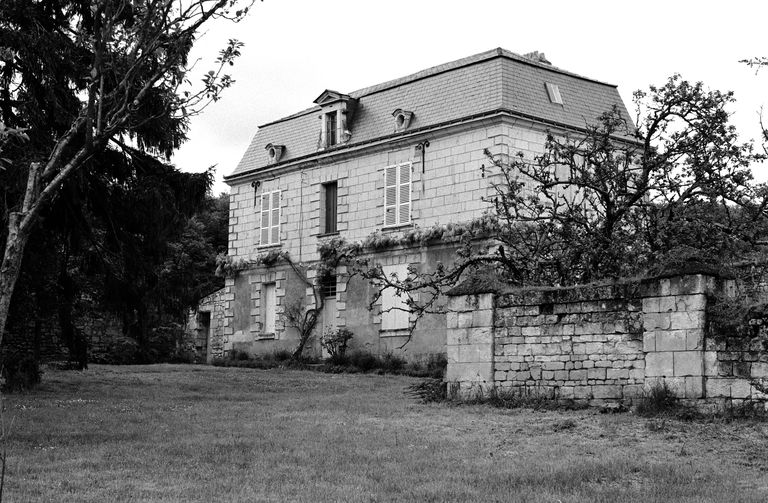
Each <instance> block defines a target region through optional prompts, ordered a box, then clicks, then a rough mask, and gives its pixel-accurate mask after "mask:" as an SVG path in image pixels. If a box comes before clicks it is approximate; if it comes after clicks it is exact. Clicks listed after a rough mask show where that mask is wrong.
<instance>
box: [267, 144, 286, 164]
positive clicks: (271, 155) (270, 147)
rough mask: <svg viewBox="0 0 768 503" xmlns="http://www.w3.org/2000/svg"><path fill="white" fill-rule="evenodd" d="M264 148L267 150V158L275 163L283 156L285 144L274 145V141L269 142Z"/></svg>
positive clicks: (271, 162)
mask: <svg viewBox="0 0 768 503" xmlns="http://www.w3.org/2000/svg"><path fill="white" fill-rule="evenodd" d="M264 148H265V150H266V151H267V158H268V159H269V163H270V164H273V163H276V162H278V161H279V160H280V158H281V157H282V156H283V151H284V150H285V145H274V144H272V143H269V144H267V146H266V147H264Z"/></svg>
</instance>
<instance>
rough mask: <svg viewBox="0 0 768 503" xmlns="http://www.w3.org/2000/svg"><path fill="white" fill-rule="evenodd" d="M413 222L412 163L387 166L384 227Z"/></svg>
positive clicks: (385, 173)
mask: <svg viewBox="0 0 768 503" xmlns="http://www.w3.org/2000/svg"><path fill="white" fill-rule="evenodd" d="M410 221H411V163H410V162H405V163H402V164H396V165H394V166H387V168H386V169H385V170H384V226H385V227H388V226H393V225H401V224H407V223H409V222H410Z"/></svg>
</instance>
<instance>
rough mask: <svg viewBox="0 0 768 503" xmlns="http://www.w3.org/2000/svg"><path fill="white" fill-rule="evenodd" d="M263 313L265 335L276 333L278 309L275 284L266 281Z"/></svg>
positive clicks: (262, 328) (262, 326)
mask: <svg viewBox="0 0 768 503" xmlns="http://www.w3.org/2000/svg"><path fill="white" fill-rule="evenodd" d="M261 295H262V297H261V314H262V318H261V319H262V325H261V333H262V334H264V335H274V333H275V318H276V310H277V299H276V297H275V284H274V283H264V284H263V285H262V292H261Z"/></svg>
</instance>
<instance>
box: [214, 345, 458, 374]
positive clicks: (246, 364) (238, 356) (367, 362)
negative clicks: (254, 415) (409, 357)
mask: <svg viewBox="0 0 768 503" xmlns="http://www.w3.org/2000/svg"><path fill="white" fill-rule="evenodd" d="M447 364H448V362H447V360H446V358H445V355H444V354H433V355H430V356H429V357H428V358H427V359H426V360H424V361H421V362H408V361H406V360H405V359H404V358H402V357H400V356H397V355H394V354H391V353H388V354H385V355H383V356H378V355H374V354H372V353H369V352H365V351H355V352H353V353H350V354H348V355H343V356H339V355H336V356H335V357H332V358H328V359H326V360H324V361H323V360H320V359H318V358H312V357H304V358H301V359H299V360H294V359H292V358H291V354H290V352H288V351H276V352H274V353H268V354H265V355H259V356H251V355H249V354H248V353H246V352H243V351H236V350H234V351H231V352H230V353H229V354H228V355H227V357H226V358H219V359H216V360H214V361H213V362H212V365H214V366H216V367H240V368H254V369H271V368H292V369H301V370H315V371H319V372H325V373H329V374H360V373H376V374H394V375H406V376H410V377H427V378H436V379H442V378H443V376H444V375H445V368H446V366H447Z"/></svg>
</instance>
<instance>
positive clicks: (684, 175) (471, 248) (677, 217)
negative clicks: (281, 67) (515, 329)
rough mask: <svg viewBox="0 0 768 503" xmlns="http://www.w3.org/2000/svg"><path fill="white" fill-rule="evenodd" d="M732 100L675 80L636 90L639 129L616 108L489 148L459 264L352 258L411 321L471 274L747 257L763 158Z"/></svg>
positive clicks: (542, 277) (532, 273) (568, 276)
mask: <svg viewBox="0 0 768 503" xmlns="http://www.w3.org/2000/svg"><path fill="white" fill-rule="evenodd" d="M733 101H734V98H733V95H732V94H731V93H721V92H719V91H709V90H706V89H705V88H704V86H703V85H702V84H701V83H697V84H691V83H689V82H687V81H685V80H683V79H681V78H680V77H679V76H673V77H672V78H670V79H669V80H668V81H667V82H666V83H665V84H664V85H663V86H660V87H651V88H650V90H649V91H648V92H638V93H636V94H635V103H636V105H637V111H638V119H637V126H636V127H635V126H634V125H632V124H629V123H627V122H626V121H625V120H624V119H623V118H622V116H621V115H620V114H619V113H618V111H617V110H612V111H609V112H607V113H605V114H603V115H602V116H600V117H599V118H597V122H596V124H594V125H589V126H588V127H587V128H586V130H585V131H584V132H583V133H567V134H555V133H552V134H549V135H548V138H547V140H546V145H545V148H544V151H543V153H542V154H541V155H538V156H535V157H526V156H524V155H523V154H517V155H512V156H504V155H495V156H491V155H490V153H488V152H486V153H487V155H489V158H490V159H491V162H492V164H493V166H494V170H495V172H496V173H495V176H492V177H491V179H492V180H493V182H492V186H493V191H492V192H493V196H492V197H491V199H490V208H489V211H488V212H487V213H486V214H485V215H484V216H483V217H482V218H480V219H477V220H476V221H474V222H470V223H469V224H467V225H465V226H464V227H463V230H462V232H461V233H460V234H459V237H458V239H457V242H458V244H459V248H458V253H457V257H456V261H455V263H454V264H452V265H450V266H448V265H439V266H438V267H437V268H436V270H434V271H418V270H416V268H411V270H410V271H409V274H408V277H407V278H398V277H395V276H387V275H385V274H384V271H383V269H382V268H381V267H380V266H378V265H376V264H371V263H369V261H368V259H363V258H359V257H358V258H356V259H354V260H353V261H352V263H353V267H352V268H353V270H355V272H356V273H357V274H360V275H362V276H363V277H365V278H368V279H370V280H373V281H374V282H376V283H377V284H379V285H380V286H381V287H382V288H385V287H392V288H395V289H396V290H397V291H398V292H399V293H400V295H401V296H403V297H404V298H405V301H406V304H407V306H406V307H402V308H401V307H398V308H396V309H407V310H409V311H410V312H412V313H414V314H415V316H413V317H412V320H413V321H412V326H411V329H413V326H414V324H415V320H418V319H419V318H420V317H421V316H423V315H424V314H426V313H429V312H435V311H440V310H441V306H440V302H439V299H440V296H441V294H442V293H443V292H445V290H446V289H448V288H451V287H453V286H455V285H456V284H457V283H459V282H460V281H461V280H462V279H463V278H465V277H466V273H467V272H468V271H475V272H477V271H478V270H482V271H485V272H486V273H488V272H490V274H488V275H487V277H489V278H491V277H492V278H493V280H492V281H498V280H503V282H504V283H506V284H509V283H512V284H519V285H568V284H575V283H582V282H590V281H596V280H602V279H610V278H618V277H622V276H631V275H635V274H640V273H645V272H648V271H649V270H651V269H653V268H654V267H658V264H659V263H663V262H665V261H666V262H669V261H670V259H676V260H679V258H680V256H681V254H682V255H684V256H686V257H690V258H696V259H697V260H705V261H709V262H718V263H722V262H724V261H728V260H735V259H738V258H740V257H743V256H744V254H745V253H748V252H749V251H751V250H754V249H755V244H756V243H757V242H758V241H760V239H761V238H762V237H763V236H765V233H766V225H765V224H766V219H765V217H766V206H767V205H768V189H766V187H765V186H764V185H756V184H754V183H753V182H752V175H751V172H750V169H749V166H750V164H751V163H754V162H758V161H760V160H762V159H763V158H764V156H763V155H761V154H757V153H755V152H754V151H753V145H752V144H751V143H741V142H740V141H739V139H738V135H737V133H736V130H735V128H734V127H733V126H732V125H731V124H730V122H729V113H728V110H727V108H728V106H729V105H730V104H731V103H732V102H733ZM433 234H434V233H433V232H432V231H431V230H425V231H424V232H423V235H424V236H431V235H433ZM350 249H351V247H349V246H347V247H344V246H341V247H340V252H339V253H340V254H343V253H347V252H348V251H349V250H350ZM378 295H380V294H378ZM378 295H375V296H374V299H373V300H372V302H371V306H373V304H375V303H376V301H377V298H378Z"/></svg>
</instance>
